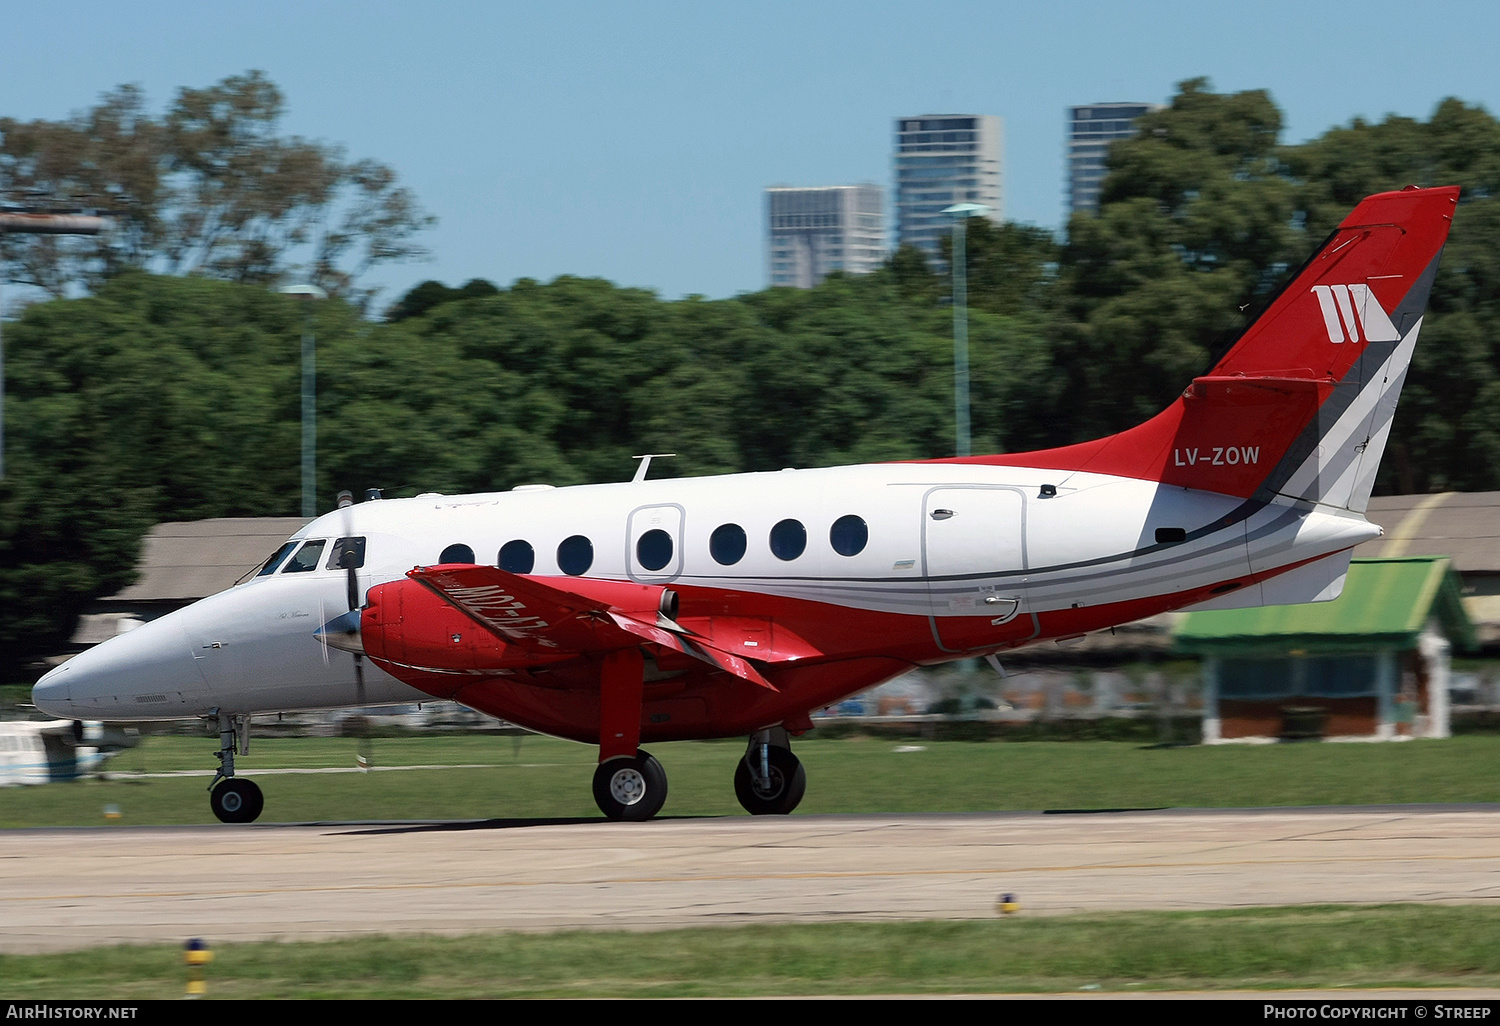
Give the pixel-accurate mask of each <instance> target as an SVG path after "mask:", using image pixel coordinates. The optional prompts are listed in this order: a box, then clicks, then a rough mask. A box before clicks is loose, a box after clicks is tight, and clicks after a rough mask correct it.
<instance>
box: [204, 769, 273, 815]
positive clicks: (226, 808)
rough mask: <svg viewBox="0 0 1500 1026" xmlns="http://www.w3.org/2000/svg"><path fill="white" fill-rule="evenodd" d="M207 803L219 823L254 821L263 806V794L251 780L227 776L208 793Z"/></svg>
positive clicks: (264, 800) (264, 802) (264, 801)
mask: <svg viewBox="0 0 1500 1026" xmlns="http://www.w3.org/2000/svg"><path fill="white" fill-rule="evenodd" d="M208 804H209V805H210V806H211V807H212V808H213V810H214V815H215V816H218V817H219V822H220V823H254V822H255V819H256V817H257V816H259V815H260V810H261V809H263V808H264V807H265V804H266V799H265V796H264V795H262V794H261V793H260V787H259V786H257V785H256V783H255V781H253V780H246V779H245V778H244V777H228V778H226V779H224V780H221V781H219V782H218V783H217V784H215V785H214V789H213V790H212V791H210V792H209V793H208Z"/></svg>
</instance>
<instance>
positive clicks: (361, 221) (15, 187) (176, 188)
mask: <svg viewBox="0 0 1500 1026" xmlns="http://www.w3.org/2000/svg"><path fill="white" fill-rule="evenodd" d="M284 109H285V104H284V100H283V97H282V95H281V91H280V90H279V89H278V88H277V87H276V86H275V84H274V83H272V82H271V81H270V80H269V79H267V78H266V77H265V75H264V74H262V73H261V72H259V71H250V72H247V73H246V74H244V75H235V76H231V77H229V78H226V79H224V80H223V81H222V82H219V83H218V84H216V85H213V86H210V87H208V88H206V89H181V90H179V91H178V93H177V97H176V99H175V101H174V102H173V104H172V106H171V107H170V109H169V110H168V111H167V113H166V115H165V116H164V117H160V118H157V117H153V116H152V114H151V113H150V112H149V110H148V109H147V105H146V100H145V95H144V94H143V93H142V91H141V90H140V88H139V87H137V86H121V87H120V88H118V89H116V90H115V91H113V92H111V93H107V94H105V96H104V97H103V98H102V99H101V100H100V102H99V104H98V105H97V106H95V107H94V108H92V109H90V110H88V111H85V112H83V113H80V114H77V115H75V116H73V117H72V118H71V119H69V120H67V121H60V122H51V121H31V122H20V121H16V120H14V119H11V118H0V194H10V195H12V196H38V197H42V198H44V199H45V201H46V202H47V203H49V204H61V205H75V206H83V207H91V208H98V209H101V210H104V211H107V212H108V213H109V214H110V218H111V220H112V221H113V223H114V225H115V227H114V229H113V230H111V231H109V232H107V233H105V234H103V235H100V236H98V237H97V238H92V239H87V240H84V239H68V240H59V239H56V238H50V237H36V236H0V244H3V248H0V259H3V263H4V273H5V274H6V275H7V276H8V277H9V278H10V279H11V280H15V281H21V282H25V283H27V284H31V285H34V286H37V287H38V288H42V289H46V290H47V291H48V292H50V293H51V294H53V295H55V296H60V295H63V294H64V293H65V291H66V290H67V289H68V287H69V286H70V285H81V286H84V287H90V288H92V287H95V286H97V285H98V283H99V282H100V281H101V280H103V279H105V278H107V277H109V276H111V275H113V274H116V273H119V272H120V271H122V270H125V269H132V268H133V269H145V270H155V271H163V272H166V273H169V274H200V275H206V276H210V277H216V278H222V279H225V280H228V281H237V282H242V283H250V284H265V283H269V282H273V281H276V280H279V279H281V278H283V277H285V276H287V275H289V274H291V273H293V272H294V271H295V272H296V273H298V274H299V275H300V276H302V277H305V278H307V279H308V280H311V281H312V282H314V283H315V284H317V285H319V286H321V287H322V288H324V289H325V290H327V291H328V292H329V293H330V294H332V295H335V296H340V297H343V298H346V299H349V300H352V301H355V302H356V303H360V304H363V303H365V302H366V301H368V299H369V297H370V292H369V290H366V289H363V288H361V286H360V285H359V279H360V277H361V276H362V275H363V274H365V272H367V271H368V270H369V269H370V268H371V267H374V266H376V265H377V264H383V263H389V262H392V261H402V260H408V259H412V258H415V257H419V256H421V255H423V254H424V252H425V251H424V250H423V249H422V247H421V246H420V245H419V244H418V243H417V241H416V236H417V234H418V233H419V232H421V231H422V230H423V229H424V228H427V227H428V226H430V225H431V224H432V223H433V219H432V218H431V217H430V216H428V215H427V214H425V213H424V212H423V211H422V210H421V208H420V206H419V205H418V203H417V200H416V197H415V196H413V194H412V193H411V191H410V190H409V189H406V188H405V187H403V186H402V185H400V184H399V182H398V181H397V178H396V175H395V173H394V172H393V171H392V170H391V169H390V168H388V167H386V166H385V165H383V164H380V163H378V162H376V161H372V160H354V161H350V160H347V159H346V158H345V157H344V154H343V152H342V150H340V149H339V148H337V147H333V146H328V145H326V144H323V143H317V142H310V141H308V140H305V139H300V138H297V137H284V136H282V135H280V134H279V131H278V125H279V123H280V120H281V117H282V114H283V112H284Z"/></svg>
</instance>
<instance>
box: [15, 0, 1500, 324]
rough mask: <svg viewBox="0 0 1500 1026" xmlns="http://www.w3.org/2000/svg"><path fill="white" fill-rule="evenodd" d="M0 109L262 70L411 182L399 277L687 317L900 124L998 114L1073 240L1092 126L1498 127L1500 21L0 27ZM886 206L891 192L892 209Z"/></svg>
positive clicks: (820, 13)
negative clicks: (1192, 100)
mask: <svg viewBox="0 0 1500 1026" xmlns="http://www.w3.org/2000/svg"><path fill="white" fill-rule="evenodd" d="M0 25H3V26H4V33H5V36H6V39H7V42H6V47H5V50H6V52H5V57H4V59H3V60H0V114H3V115H6V116H10V117H15V118H22V119H31V118H47V119H57V118H62V117H66V116H67V115H68V114H70V113H71V112H73V111H77V110H80V109H83V108H86V107H88V106H89V105H91V104H92V103H94V102H95V101H96V100H97V98H98V97H99V95H100V94H101V93H103V92H105V91H106V90H109V89H111V88H113V87H115V86H117V85H120V84H122V83H126V82H135V83H139V84H140V85H142V86H143V87H144V88H145V90H146V92H147V95H148V97H149V98H150V100H151V101H152V103H153V105H155V106H156V107H158V108H163V107H165V106H166V105H167V104H168V103H169V102H170V100H171V98H172V96H173V95H174V93H175V91H176V90H177V89H178V88H179V87H181V86H194V87H201V86H207V85H211V84H213V83H215V82H217V81H219V80H220V79H222V78H224V77H226V76H228V75H232V74H238V73H240V72H243V71H246V70H248V69H251V68H258V69H261V70H263V71H265V72H266V73H267V75H268V76H269V77H270V78H271V80H272V81H274V82H275V83H276V84H277V85H278V86H280V87H281V89H282V90H283V92H284V93H285V95H286V100H287V108H288V110H287V116H286V118H285V121H284V123H283V128H284V131H285V132H286V133H288V134H296V135H302V136H305V137H309V138H314V139H320V140H323V141H325V142H329V143H336V144H338V145H341V146H344V147H345V148H346V149H347V151H348V152H349V154H350V155H351V156H356V157H372V158H375V159H377V160H381V161H384V162H385V163H387V164H390V165H391V166H392V167H394V168H395V169H396V170H397V172H398V173H399V174H400V175H401V177H402V179H403V180H404V181H405V183H406V184H408V185H409V186H411V188H412V189H413V190H414V191H415V192H416V193H417V195H418V196H419V197H420V198H421V201H422V203H423V205H424V206H425V207H426V208H427V209H428V210H429V211H430V212H431V213H433V214H435V215H437V217H438V218H439V221H440V223H439V225H438V227H437V228H436V229H434V230H433V231H431V232H428V233H427V237H426V244H427V245H428V246H429V247H430V248H431V250H432V251H433V259H432V260H431V261H429V262H426V263H418V264H409V265H403V266H401V267H397V268H392V269H388V270H385V271H382V272H380V273H379V274H378V275H376V276H375V280H376V281H377V282H379V283H380V284H383V285H384V286H385V287H386V292H385V293H384V294H383V296H382V301H383V302H390V301H392V300H393V299H394V298H396V296H397V295H399V293H400V292H401V291H404V290H405V289H406V288H409V287H410V286H411V285H413V284H415V283H417V282H418V281H421V280H423V279H425V278H437V279H439V280H443V281H446V282H448V283H450V284H458V283H461V282H463V281H465V280H467V279H469V278H471V277H483V278H489V279H491V280H493V281H495V282H497V283H499V284H502V285H504V284H508V283H509V282H511V281H513V280H514V279H516V278H519V277H532V278H538V279H542V280H547V279H550V278H552V277H555V276H556V275H559V274H576V275H584V276H599V277H604V278H608V279H610V280H612V281H615V282H618V283H620V284H622V285H630V286H639V287H643V288H648V289H652V290H655V291H656V292H658V293H659V294H661V295H662V296H664V297H666V298H677V297H679V296H682V295H686V294H690V293H699V294H702V295H707V296H710V297H723V296H731V295H735V294H736V293H739V292H746V291H753V290H756V289H759V288H762V287H764V285H765V283H766V270H765V255H764V248H765V242H764V230H763V227H762V221H763V218H764V213H763V199H762V193H761V190H762V189H763V188H764V187H765V186H767V185H775V184H785V185H832V184H842V183H849V182H860V181H873V182H875V183H877V184H880V185H883V186H885V187H886V188H887V190H889V189H890V182H891V154H890V146H891V135H892V122H893V119H894V118H896V117H898V116H901V115H911V114H921V113H929V112H931V113H949V112H952V113H979V114H998V115H1000V116H1001V117H1002V118H1003V119H1004V121H1005V196H1006V200H1005V214H1006V216H1007V217H1008V218H1010V219H1013V220H1019V221H1027V222H1031V223H1033V224H1039V225H1045V226H1048V227H1056V226H1057V225H1059V224H1060V223H1061V221H1062V220H1063V154H1064V129H1065V118H1066V110H1067V108H1068V107H1069V106H1071V105H1074V104H1082V103H1090V102H1096V101H1108V100H1141V101H1148V102H1164V101H1166V100H1167V99H1168V98H1169V97H1170V96H1171V95H1172V93H1173V91H1174V87H1175V85H1176V83H1178V82H1179V81H1182V80H1184V79H1188V78H1193V77H1198V76H1206V77H1208V78H1209V79H1210V80H1211V81H1212V83H1213V86H1214V88H1215V89H1216V90H1218V91H1220V92H1232V91H1238V90H1242V89H1268V90H1269V91H1270V92H1271V94H1272V96H1273V97H1274V99H1275V100H1276V102H1277V104H1278V105H1279V106H1280V107H1281V109H1282V110H1283V112H1284V114H1285V117H1286V125H1285V132H1284V134H1283V139H1284V141H1287V142H1299V141H1302V140H1304V139H1307V138H1311V137H1313V136H1316V135H1319V134H1321V133H1322V132H1323V131H1324V130H1326V129H1327V128H1329V127H1330V126H1332V125H1335V124H1343V123H1347V122H1348V121H1349V120H1350V119H1351V118H1353V117H1356V116H1363V117H1365V118H1367V119H1375V120H1378V119H1380V118H1382V117H1384V116H1385V115H1386V114H1387V113H1397V114H1401V115H1406V116H1409V117H1416V118H1423V119H1425V118H1426V117H1428V116H1429V115H1430V113H1431V111H1432V109H1433V107H1434V106H1435V105H1436V104H1437V102H1438V101H1439V100H1441V99H1442V98H1444V97H1446V96H1457V97H1459V98H1460V99H1463V100H1465V101H1467V102H1470V103H1478V104H1481V105H1483V106H1485V107H1486V108H1487V109H1489V110H1491V111H1494V110H1496V109H1497V104H1500V60H1497V59H1496V56H1495V54H1496V49H1497V46H1500V5H1497V4H1493V3H1478V2H1443V0H1429V2H1426V3H1423V4H1412V3H1409V2H1403V3H1394V2H1388V0H1367V2H1364V3H1359V4H1352V3H1317V2H1310V0H1303V2H1300V3H1285V2H1261V3H1245V2H1239V3H1221V2H1216V0H1198V2H1195V3H1178V2H1156V3H1152V2H1143V3H1140V4H1135V5H1127V4H1121V3H1118V2H1114V3H1092V2H1069V0H1054V2H1052V3H1049V4H1046V5H1040V4H1034V3H1026V4H1011V3H1000V2H991V3H967V2H957V0H955V2H942V0H937V2H930V3H923V4H914V3H894V2H883V0H865V2H862V3H843V2H838V3H834V2H827V3H820V2H804V3H800V4H794V3H781V2H762V3H758V4H754V5H751V4H734V5H730V4H704V3H694V4H689V3H649V2H648V3H637V4H622V3H559V2H554V3H524V4H511V3H497V2H488V3H486V2H473V0H453V2H446V0H429V2H426V3H420V4H419V3H412V2H405V3H397V2H370V0H365V2H361V3H339V2H318V0H302V2H300V3H290V2H282V0H269V2H266V0H263V2H260V3H255V4H235V5H229V4H206V3H203V2H202V0H196V2H193V3H185V2H177V0H170V2H168V0H158V2H154V3H144V4H120V3H117V2H112V3H99V2H94V0H74V2H72V3H69V4H65V5H42V4H21V3H18V2H16V0H9V2H7V3H4V4H3V5H0ZM887 202H888V203H889V195H888V196H887Z"/></svg>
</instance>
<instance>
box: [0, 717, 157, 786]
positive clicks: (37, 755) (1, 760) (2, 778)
mask: <svg viewBox="0 0 1500 1026" xmlns="http://www.w3.org/2000/svg"><path fill="white" fill-rule="evenodd" d="M138 741H139V738H138V737H137V735H136V733H135V731H134V730H121V729H120V728H119V727H111V726H108V725H106V724H103V723H100V722H98V721H91V722H87V723H85V722H84V721H82V720H48V721H45V722H43V721H35V720H6V721H4V722H0V787H5V786H10V785H15V784H50V783H52V782H53V781H58V780H76V779H78V778H79V777H82V776H87V775H88V774H90V773H97V772H99V771H100V770H102V769H103V768H104V764H105V762H107V761H108V760H109V759H111V758H112V757H114V756H116V755H118V754H119V753H120V752H121V751H123V750H124V749H126V748H134V747H135V746H136V744H137V743H138Z"/></svg>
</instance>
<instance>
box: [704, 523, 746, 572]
mask: <svg viewBox="0 0 1500 1026" xmlns="http://www.w3.org/2000/svg"><path fill="white" fill-rule="evenodd" d="M708 552H709V555H711V556H713V557H714V562H716V563H718V564H720V565H722V566H734V564H736V563H738V562H739V561H740V560H742V559H744V558H745V529H744V528H743V527H741V526H740V525H739V524H720V525H719V526H718V527H716V528H714V533H713V534H711V535H709V536H708Z"/></svg>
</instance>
